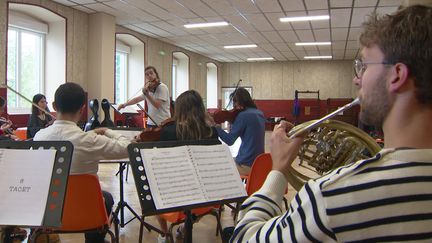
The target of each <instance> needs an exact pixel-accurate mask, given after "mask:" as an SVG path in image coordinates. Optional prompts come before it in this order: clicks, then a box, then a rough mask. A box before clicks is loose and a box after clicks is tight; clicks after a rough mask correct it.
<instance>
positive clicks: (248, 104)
mask: <svg viewBox="0 0 432 243" xmlns="http://www.w3.org/2000/svg"><path fill="white" fill-rule="evenodd" d="M230 98H232V101H233V103H234V105H235V104H237V105H239V106H241V108H256V105H255V103H254V101H253V100H252V97H251V96H250V94H249V92H248V91H247V90H246V89H245V88H242V87H240V88H238V89H237V90H236V91H234V92H233V93H231V94H230Z"/></svg>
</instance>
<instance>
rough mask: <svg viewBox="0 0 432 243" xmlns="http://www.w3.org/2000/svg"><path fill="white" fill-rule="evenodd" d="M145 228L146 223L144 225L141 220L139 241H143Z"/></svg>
mask: <svg viewBox="0 0 432 243" xmlns="http://www.w3.org/2000/svg"><path fill="white" fill-rule="evenodd" d="M143 230H144V225H143V223H142V222H140V230H139V239H138V242H139V243H142V238H143Z"/></svg>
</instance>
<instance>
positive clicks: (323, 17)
mask: <svg viewBox="0 0 432 243" xmlns="http://www.w3.org/2000/svg"><path fill="white" fill-rule="evenodd" d="M326 19H330V16H328V15H317V16H302V17H284V18H280V19H279V20H280V22H298V21H308V20H311V21H312V20H326Z"/></svg>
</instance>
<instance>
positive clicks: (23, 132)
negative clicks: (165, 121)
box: [14, 127, 27, 140]
mask: <svg viewBox="0 0 432 243" xmlns="http://www.w3.org/2000/svg"><path fill="white" fill-rule="evenodd" d="M14 134H15V136H17V137H18V138H19V139H21V140H26V139H27V127H20V128H18V129H16V130H15V131H14Z"/></svg>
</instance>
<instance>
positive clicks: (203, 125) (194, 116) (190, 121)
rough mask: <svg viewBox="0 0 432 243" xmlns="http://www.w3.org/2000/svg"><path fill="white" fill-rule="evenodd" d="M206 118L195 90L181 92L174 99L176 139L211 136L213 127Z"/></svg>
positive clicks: (201, 101) (202, 105)
mask: <svg viewBox="0 0 432 243" xmlns="http://www.w3.org/2000/svg"><path fill="white" fill-rule="evenodd" d="M207 118H208V116H207V111H206V109H205V107H204V103H203V100H202V98H201V95H200V94H199V93H198V92H196V91H195V90H188V91H186V92H183V93H182V94H181V95H180V96H179V97H178V98H177V99H176V102H175V108H174V121H175V122H176V135H177V139H179V140H199V139H206V138H210V137H212V135H213V129H212V128H211V127H210V125H209V122H208V119H207Z"/></svg>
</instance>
